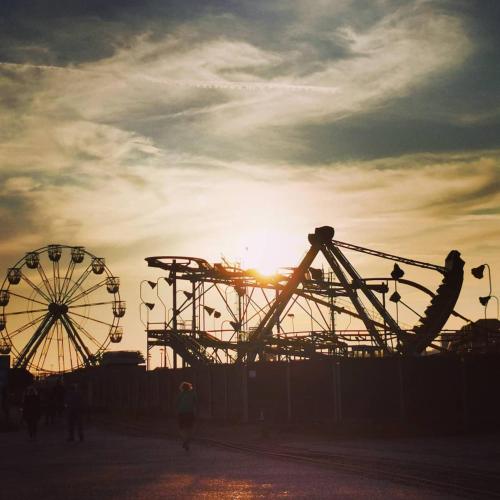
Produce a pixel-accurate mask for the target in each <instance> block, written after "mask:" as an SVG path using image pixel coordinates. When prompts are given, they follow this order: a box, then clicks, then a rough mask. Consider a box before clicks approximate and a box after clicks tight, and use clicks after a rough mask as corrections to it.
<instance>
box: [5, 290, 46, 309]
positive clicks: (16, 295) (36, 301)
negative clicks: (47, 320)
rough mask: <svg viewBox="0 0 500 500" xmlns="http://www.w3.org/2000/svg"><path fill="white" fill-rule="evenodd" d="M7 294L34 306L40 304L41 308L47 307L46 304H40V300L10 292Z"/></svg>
mask: <svg viewBox="0 0 500 500" xmlns="http://www.w3.org/2000/svg"><path fill="white" fill-rule="evenodd" d="M9 294H10V295H13V296H14V297H18V298H20V299H24V300H27V301H28V302H35V303H36V304H40V305H42V306H47V305H48V302H41V301H40V300H35V299H31V298H29V297H26V296H25V295H21V294H19V293H15V292H12V291H11V290H9Z"/></svg>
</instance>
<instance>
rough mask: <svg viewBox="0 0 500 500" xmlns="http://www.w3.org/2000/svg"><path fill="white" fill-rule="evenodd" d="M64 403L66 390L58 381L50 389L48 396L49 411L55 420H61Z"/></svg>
mask: <svg viewBox="0 0 500 500" xmlns="http://www.w3.org/2000/svg"><path fill="white" fill-rule="evenodd" d="M65 401H66V388H65V387H64V385H63V383H62V382H61V380H60V379H58V380H57V382H56V385H55V386H54V387H53V388H52V391H51V394H50V403H49V404H50V405H52V408H51V411H53V412H54V415H55V416H56V417H57V418H59V419H60V418H61V417H62V414H63V412H64V404H65Z"/></svg>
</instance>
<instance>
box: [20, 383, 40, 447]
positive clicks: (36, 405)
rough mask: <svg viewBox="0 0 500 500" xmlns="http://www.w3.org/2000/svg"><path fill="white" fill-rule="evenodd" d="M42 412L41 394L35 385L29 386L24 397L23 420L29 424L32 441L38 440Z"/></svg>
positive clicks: (29, 434)
mask: <svg viewBox="0 0 500 500" xmlns="http://www.w3.org/2000/svg"><path fill="white" fill-rule="evenodd" d="M40 414H41V403H40V394H39V393H38V391H37V389H36V387H35V386H34V385H30V386H28V387H27V389H26V391H25V393H24V397H23V420H24V421H25V422H26V425H27V426H28V436H29V439H30V441H36V437H37V430H38V429H37V428H38V419H39V418H40Z"/></svg>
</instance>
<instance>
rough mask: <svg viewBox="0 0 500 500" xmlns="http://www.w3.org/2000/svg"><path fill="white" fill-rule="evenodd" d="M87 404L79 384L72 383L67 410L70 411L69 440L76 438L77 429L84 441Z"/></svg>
mask: <svg viewBox="0 0 500 500" xmlns="http://www.w3.org/2000/svg"><path fill="white" fill-rule="evenodd" d="M84 409H85V405H84V402H83V396H82V394H81V392H80V390H79V387H78V385H77V384H71V385H70V387H69V390H68V391H67V393H66V410H67V412H68V441H70V442H72V441H74V440H75V430H76V431H77V432H78V439H79V440H80V442H82V441H83V412H84Z"/></svg>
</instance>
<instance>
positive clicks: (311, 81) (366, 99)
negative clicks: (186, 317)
mask: <svg viewBox="0 0 500 500" xmlns="http://www.w3.org/2000/svg"><path fill="white" fill-rule="evenodd" d="M499 26H500V4H499V2H498V1H496V0H491V1H488V0H483V1H466V0H463V1H461V0H453V1H452V0H449V1H446V0H442V1H439V0H436V1H419V0H415V1H404V0H394V1H391V0H378V1H377V0H374V1H360V0H331V1H326V0H309V1H305V0H288V1H285V0H276V1H267V0H263V1H260V0H254V1H246V2H243V1H236V0H234V1H229V0H226V1H222V0H221V1H206V0H203V1H191V0H179V1H167V0H144V1H136V0H133V1H132V0H127V1H113V0H109V1H104V2H103V1H94V0H86V1H85V0H65V1H58V0H50V1H49V0H32V1H23V0H21V1H17V0H3V1H2V2H1V4H0V221H1V237H0V272H1V273H2V274H3V273H5V272H6V270H7V267H9V266H10V265H13V264H14V263H15V262H16V261H17V260H18V259H19V258H20V257H22V256H23V255H24V253H25V252H27V251H29V250H33V249H36V248H39V247H42V246H45V245H47V244H49V243H61V244H67V245H83V246H85V247H86V248H87V249H88V250H89V251H90V252H92V253H93V254H96V255H98V256H103V257H105V258H106V260H107V263H108V264H109V266H110V268H111V269H112V271H113V272H114V273H116V274H118V275H119V276H121V278H122V281H123V285H122V287H123V288H122V289H123V295H124V298H125V299H126V300H127V302H128V304H129V314H128V315H127V317H126V318H125V321H124V325H125V331H126V335H127V339H126V341H125V342H124V344H123V347H125V348H134V349H142V348H143V346H144V343H145V338H144V333H143V332H142V326H141V324H140V322H139V320H138V317H137V311H138V308H139V305H138V304H139V298H138V295H139V281H140V280H141V279H144V278H151V277H154V276H156V275H158V273H156V272H152V271H151V270H149V269H147V267H146V264H145V262H144V258H145V257H147V256H151V255H178V254H181V255H194V256H199V257H203V258H206V259H207V260H209V261H212V262H213V261H219V260H220V258H221V255H223V256H224V257H226V258H227V259H229V260H231V261H235V260H237V261H240V262H242V264H243V266H245V267H262V268H264V269H265V270H267V269H269V268H270V267H273V266H280V265H281V266H292V265H295V264H296V263H297V262H298V260H299V259H300V257H301V256H302V254H303V253H304V251H306V250H307V246H308V244H307V233H308V232H311V231H313V230H314V228H315V227H317V226H321V225H331V226H334V227H335V229H336V237H337V238H338V239H339V240H343V241H348V242H351V243H354V244H357V245H362V246H367V247H371V248H375V249H379V250H383V251H386V252H390V253H393V254H400V255H403V256H406V257H411V258H416V259H419V260H424V261H429V262H434V263H437V264H442V263H443V261H444V258H445V257H446V254H447V253H448V252H449V251H450V250H451V249H457V250H459V251H460V252H461V253H462V257H463V259H464V260H465V261H466V280H465V283H464V290H463V293H462V296H461V299H460V302H459V305H460V308H459V310H462V311H464V313H466V314H468V315H470V316H472V317H473V318H480V317H482V316H483V309H482V307H481V306H480V305H479V303H478V301H477V297H478V296H479V295H486V294H487V292H488V289H487V288H488V287H487V283H486V281H485V280H483V281H476V280H474V279H473V278H472V277H470V268H471V267H473V266H476V265H478V264H482V263H484V262H487V263H489V264H490V265H491V269H492V278H493V293H494V294H495V293H496V294H500V289H499V288H498V286H497V283H498V278H499V277H500V257H499V252H498V249H499V243H500V224H499V214H500V189H499V188H500V163H499V162H500V62H499V61H500V30H499V29H498V27H499ZM356 259H357V260H356ZM353 262H354V263H355V264H356V265H359V270H360V273H361V274H362V275H364V276H374V275H377V274H378V273H379V270H383V269H385V270H390V267H391V266H390V264H388V263H387V262H383V263H380V262H375V263H374V264H370V263H371V262H372V261H370V260H368V259H367V258H364V257H362V258H357V257H355V258H353ZM488 311H489V315H490V316H495V315H496V311H495V304H494V303H493V302H492V305H490V307H489V309H488Z"/></svg>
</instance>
